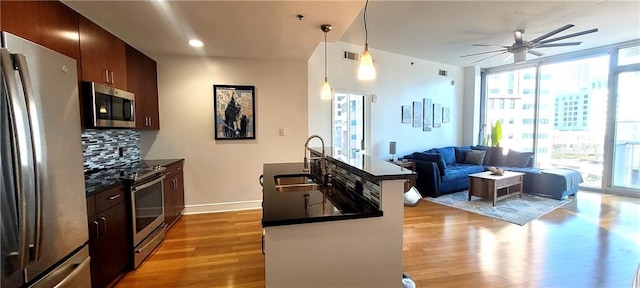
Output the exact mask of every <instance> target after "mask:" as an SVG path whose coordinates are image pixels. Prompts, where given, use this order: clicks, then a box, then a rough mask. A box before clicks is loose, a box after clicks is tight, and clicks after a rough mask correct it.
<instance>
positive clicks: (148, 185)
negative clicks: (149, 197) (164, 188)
mask: <svg viewBox="0 0 640 288" xmlns="http://www.w3.org/2000/svg"><path fill="white" fill-rule="evenodd" d="M162 180H164V175H162V176H160V178H158V179H155V180H153V181H149V182H147V183H144V184H142V185H138V186H133V187H132V188H131V192H136V191H138V190H142V189H144V188H147V187H151V186H153V185H155V184H157V183H159V182H162Z"/></svg>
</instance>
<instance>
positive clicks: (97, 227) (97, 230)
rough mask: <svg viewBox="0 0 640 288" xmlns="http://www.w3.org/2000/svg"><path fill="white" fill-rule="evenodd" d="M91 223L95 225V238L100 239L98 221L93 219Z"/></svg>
mask: <svg viewBox="0 0 640 288" xmlns="http://www.w3.org/2000/svg"><path fill="white" fill-rule="evenodd" d="M91 224H93V225H96V239H100V224H99V223H98V221H93V222H91Z"/></svg>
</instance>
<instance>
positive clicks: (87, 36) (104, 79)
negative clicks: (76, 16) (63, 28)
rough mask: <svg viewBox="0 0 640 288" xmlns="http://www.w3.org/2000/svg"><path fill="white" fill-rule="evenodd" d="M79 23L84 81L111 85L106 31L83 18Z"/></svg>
mask: <svg viewBox="0 0 640 288" xmlns="http://www.w3.org/2000/svg"><path fill="white" fill-rule="evenodd" d="M79 23H80V25H79V27H80V29H79V31H80V55H81V57H82V58H81V59H82V80H84V81H90V82H98V83H103V84H109V78H108V77H109V75H108V73H109V71H108V69H107V50H108V49H107V48H105V43H104V42H105V40H104V38H105V31H104V30H103V29H102V28H100V26H98V25H96V24H95V23H93V22H91V21H90V20H89V19H87V18H85V17H82V16H80V20H79Z"/></svg>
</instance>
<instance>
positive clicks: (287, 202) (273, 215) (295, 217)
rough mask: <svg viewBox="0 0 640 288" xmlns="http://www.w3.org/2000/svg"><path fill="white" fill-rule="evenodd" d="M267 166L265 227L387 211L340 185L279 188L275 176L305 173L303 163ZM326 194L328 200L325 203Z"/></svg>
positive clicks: (264, 193) (363, 216) (265, 171)
mask: <svg viewBox="0 0 640 288" xmlns="http://www.w3.org/2000/svg"><path fill="white" fill-rule="evenodd" d="M263 169H264V170H263V177H264V178H263V188H262V191H263V202H262V226H263V227H268V226H280V225H290V224H303V223H313V222H325V221H336V220H346V219H357V218H368V217H380V216H382V215H383V213H382V211H380V210H379V209H377V208H375V207H373V206H372V205H370V204H368V203H367V202H366V201H365V200H364V199H360V198H358V197H357V195H351V194H350V193H346V192H345V191H342V190H340V189H339V188H338V187H319V188H318V189H317V190H309V191H287V192H280V191H277V190H276V187H275V177H274V176H277V175H285V174H296V173H302V169H303V164H302V163H273V164H264V168H263ZM305 195H308V196H305ZM324 195H326V200H327V201H325V202H324V203H323V196H324ZM305 197H308V201H307V203H308V205H306V204H305Z"/></svg>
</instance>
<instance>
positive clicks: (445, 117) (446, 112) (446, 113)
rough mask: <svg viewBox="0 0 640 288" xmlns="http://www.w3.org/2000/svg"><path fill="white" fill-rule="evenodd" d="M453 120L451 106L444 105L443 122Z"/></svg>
mask: <svg viewBox="0 0 640 288" xmlns="http://www.w3.org/2000/svg"><path fill="white" fill-rule="evenodd" d="M449 121H451V111H450V110H449V107H442V123H449Z"/></svg>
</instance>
